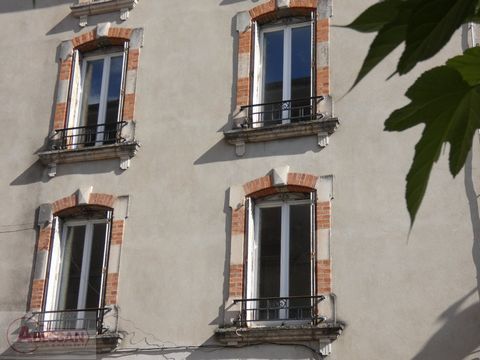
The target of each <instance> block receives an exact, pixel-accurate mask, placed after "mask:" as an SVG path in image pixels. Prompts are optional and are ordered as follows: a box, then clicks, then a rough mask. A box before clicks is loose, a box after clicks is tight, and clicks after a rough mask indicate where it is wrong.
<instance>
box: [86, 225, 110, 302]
mask: <svg viewBox="0 0 480 360" xmlns="http://www.w3.org/2000/svg"><path fill="white" fill-rule="evenodd" d="M106 232H107V224H94V225H93V239H92V252H91V258H90V270H89V273H88V286H87V301H86V308H87V309H92V308H98V307H99V305H100V292H101V286H102V275H103V272H102V270H103V258H104V251H105V238H106Z"/></svg>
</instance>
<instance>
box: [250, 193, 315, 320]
mask: <svg viewBox="0 0 480 360" xmlns="http://www.w3.org/2000/svg"><path fill="white" fill-rule="evenodd" d="M313 203H314V202H313V194H310V193H307V194H303V193H290V194H283V195H281V196H275V197H270V198H268V199H264V200H260V201H256V202H255V203H254V204H250V205H249V207H250V210H249V211H250V220H249V257H248V263H249V273H248V275H247V276H248V285H247V296H248V297H249V298H251V299H259V300H258V301H256V302H254V303H251V304H250V305H251V306H253V307H254V308H255V309H257V310H256V311H251V313H250V315H251V316H250V317H251V319H250V320H278V319H298V320H302V319H306V318H311V315H312V314H311V312H310V311H311V306H310V301H311V300H310V299H309V298H308V297H309V296H310V295H312V294H313V282H312V280H313V276H312V269H313V265H312V260H311V254H312V252H313V248H312V246H313V223H314V221H313V219H312V216H313V213H314V211H313ZM299 297H303V298H299Z"/></svg>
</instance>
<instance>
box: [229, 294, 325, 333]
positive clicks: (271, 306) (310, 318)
mask: <svg viewBox="0 0 480 360" xmlns="http://www.w3.org/2000/svg"><path fill="white" fill-rule="evenodd" d="M323 300H325V296H324V295H315V296H290V297H267V298H256V299H237V300H234V301H233V303H234V304H240V305H241V311H240V316H239V319H238V323H239V325H240V326H247V325H248V323H250V322H269V321H281V322H288V321H305V322H308V323H311V324H312V325H316V324H318V323H320V322H322V321H324V320H325V317H323V316H320V315H319V314H318V310H317V307H318V304H319V303H320V302H321V301H323Z"/></svg>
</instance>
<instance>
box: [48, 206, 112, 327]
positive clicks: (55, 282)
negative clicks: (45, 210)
mask: <svg viewBox="0 0 480 360" xmlns="http://www.w3.org/2000/svg"><path fill="white" fill-rule="evenodd" d="M54 222H55V228H54V235H53V241H52V249H51V253H50V265H49V274H48V287H47V294H46V301H45V311H47V312H48V311H56V310H58V308H59V304H58V301H59V294H60V290H61V286H62V284H61V275H62V274H61V269H62V259H63V252H64V248H65V241H66V238H67V232H68V228H69V227H73V226H85V242H84V247H83V254H82V269H81V275H80V285H79V295H78V298H77V309H67V310H78V309H85V306H86V299H87V287H88V278H89V271H90V260H91V255H92V254H91V251H92V245H93V226H94V225H95V224H106V230H105V244H104V249H103V264H102V280H101V282H100V294H99V303H98V308H101V307H102V306H103V302H104V289H105V280H106V274H107V265H108V247H109V245H110V241H109V240H110V230H111V229H110V228H111V212H110V211H109V212H107V217H106V218H104V219H94V220H67V221H65V222H62V221H61V220H60V218H58V217H56V218H55V219H54ZM77 318H78V319H83V318H84V313H80V312H79V313H78V316H77ZM45 319H46V320H48V319H50V320H54V319H55V314H48V313H47V315H46V316H45ZM76 327H77V328H83V321H82V320H78V321H77V325H76Z"/></svg>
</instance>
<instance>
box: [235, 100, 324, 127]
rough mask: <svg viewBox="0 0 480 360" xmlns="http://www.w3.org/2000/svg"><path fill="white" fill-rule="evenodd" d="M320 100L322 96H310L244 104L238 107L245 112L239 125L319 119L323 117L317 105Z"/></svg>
mask: <svg viewBox="0 0 480 360" xmlns="http://www.w3.org/2000/svg"><path fill="white" fill-rule="evenodd" d="M322 100H324V97H323V96H312V97H309V98H304V99H295V100H283V101H275V102H268V103H263V104H253V105H245V106H242V107H241V108H240V111H241V112H246V115H245V117H244V118H243V119H242V121H241V123H240V124H239V126H240V127H242V128H255V127H265V126H273V125H280V124H290V123H297V122H305V121H312V120H320V119H322V118H323V117H324V114H322V113H320V112H318V108H319V106H318V105H319V103H320V102H321V101H322Z"/></svg>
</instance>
